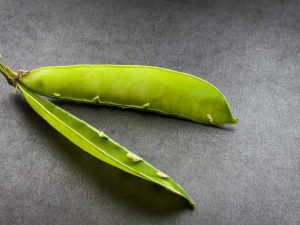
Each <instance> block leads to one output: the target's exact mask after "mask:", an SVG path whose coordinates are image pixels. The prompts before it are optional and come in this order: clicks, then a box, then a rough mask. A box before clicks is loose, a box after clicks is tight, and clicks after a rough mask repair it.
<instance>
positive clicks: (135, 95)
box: [0, 62, 238, 206]
mask: <svg viewBox="0 0 300 225" xmlns="http://www.w3.org/2000/svg"><path fill="white" fill-rule="evenodd" d="M0 72H1V73H2V74H3V75H4V76H5V78H6V79H7V81H8V82H9V83H10V84H11V85H13V86H15V87H16V88H19V89H20V90H21V91H22V93H23V95H24V96H25V98H26V100H27V102H28V103H29V105H30V106H31V107H32V108H33V109H34V110H35V111H36V112H37V113H38V114H39V115H40V116H41V117H43V118H44V119H45V120H46V121H47V122H48V123H49V124H50V125H51V126H53V127H54V128H55V129H56V130H57V131H59V132H60V133H61V134H63V135H64V136H65V137H67V138H68V139H69V140H70V141H72V142H73V143H74V144H76V145H77V146H79V147H80V148H82V149H83V150H85V151H87V152H88V153H90V154H91V155H93V156H95V157H96V158H98V159H100V160H102V161H104V162H106V163H108V164H110V165H113V166H115V167H117V168H119V169H121V170H123V171H126V172H128V173H130V174H133V175H135V176H138V177H140V178H143V179H145V180H148V181H150V182H153V183H156V184H159V185H161V186H163V187H165V188H166V189H168V190H169V191H171V192H173V193H176V194H178V195H180V196H182V197H184V198H185V199H187V200H188V202H189V203H190V204H191V205H192V206H194V202H193V200H192V199H191V197H190V196H189V195H188V194H187V193H186V192H185V191H184V190H183V189H182V188H181V187H180V186H179V185H178V184H177V183H176V182H175V181H173V180H172V179H171V178H170V177H169V176H168V175H167V174H165V173H163V172H161V171H159V170H157V169H156V168H154V167H153V166H152V165H150V164H149V163H147V162H146V161H145V160H143V159H142V158H141V157H139V156H137V155H135V154H134V153H132V152H130V151H128V150H127V149H126V148H125V147H123V146H121V145H119V144H118V143H116V142H115V141H113V140H112V139H111V138H109V137H108V136H107V135H105V134H104V133H103V132H101V131H98V130H96V129H95V128H93V127H92V126H90V125H88V124H87V123H85V122H84V121H82V120H79V119H78V118H76V117H75V116H73V115H71V114H70V113H68V112H66V111H64V110H63V109H61V108H59V107H58V106H56V105H54V104H53V103H51V102H49V101H47V100H46V99H43V98H41V97H40V96H39V95H37V94H40V95H44V96H47V97H52V98H60V99H66V100H71V101H77V102H84V103H92V104H104V105H114V106H119V107H122V108H135V109H140V110H148V111H153V112H158V113H162V114H167V115H171V116H177V117H182V118H186V119H189V120H192V121H195V122H199V123H206V124H215V125H217V124H234V123H237V122H238V119H237V118H235V117H234V116H233V115H232V113H231V110H230V107H229V105H228V103H227V100H226V98H225V97H224V95H223V94H222V93H221V92H220V91H219V90H218V89H217V88H216V87H214V86H213V85H212V84H210V83H208V82H207V81H204V80H202V79H200V78H198V77H195V76H192V75H189V74H186V73H181V72H176V71H173V70H168V69H162V68H158V67H150V66H125V65H124V66H121V65H74V66H57V67H44V68H39V69H36V70H32V71H18V72H17V73H14V72H13V71H12V70H11V69H10V68H9V67H7V66H6V65H4V64H2V63H1V62H0Z"/></svg>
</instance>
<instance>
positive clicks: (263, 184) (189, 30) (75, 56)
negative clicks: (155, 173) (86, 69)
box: [0, 0, 300, 225]
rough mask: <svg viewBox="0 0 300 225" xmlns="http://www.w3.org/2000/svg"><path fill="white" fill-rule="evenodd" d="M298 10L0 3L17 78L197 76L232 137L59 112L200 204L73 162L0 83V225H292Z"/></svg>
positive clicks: (140, 117)
mask: <svg viewBox="0 0 300 225" xmlns="http://www.w3.org/2000/svg"><path fill="white" fill-rule="evenodd" d="M299 12H300V4H299V1H269V2H268V1H174V0H173V1H150V0H149V1H137V0H135V1H129V0H122V1H121V0H120V1H116V0H111V1H104V0H103V1H96V0H94V1H93V0H85V1H84V0H73V1H71V0H69V1H68V0H55V1H54V0H53V1H50V0H49V1H43V0H41V1H37V0H28V1H25V0H23V1H10V0H1V1H0V51H1V53H2V55H3V56H4V60H5V62H6V63H7V64H9V65H10V66H11V67H12V68H14V69H20V68H23V69H33V68H36V67H41V66H47V65H66V64H78V63H96V64H104V63H111V64H146V65H156V66H161V67H167V68H171V69H175V70H180V71H184V72H189V73H192V74H196V75H199V76H201V77H203V78H204V79H206V80H208V81H210V82H212V83H213V84H215V85H216V86H217V87H218V88H219V89H220V90H222V91H223V93H224V94H225V95H226V96H227V97H228V100H229V102H230V103H231V106H232V109H233V111H234V113H235V114H236V116H238V117H239V119H240V123H239V124H238V125H237V126H234V127H226V128H213V127H209V126H204V125H199V124H195V123H192V122H188V121H183V120H178V119H173V118H168V117H164V116H159V115H155V114H146V113H140V112H135V111H128V110H121V109H117V108H110V107H92V106H81V105H77V104H66V103H64V104H62V103H59V102H57V104H59V105H61V106H62V107H63V108H65V109H67V110H69V111H71V112H72V113H74V114H75V115H77V116H79V117H80V118H82V119H84V120H86V121H88V122H90V123H91V124H93V125H94V126H95V127H97V128H99V129H101V130H103V131H104V132H106V133H107V134H109V135H110V136H111V137H113V138H114V139H116V140H118V142H120V143H121V144H123V145H125V146H126V147H128V148H129V149H131V150H132V151H134V152H136V153H138V154H139V155H141V156H142V157H143V158H145V159H146V160H148V161H150V162H151V163H152V164H154V165H156V166H157V167H158V168H160V169H161V170H162V171H166V172H167V173H168V174H169V175H170V176H172V177H173V178H174V179H175V180H176V181H178V182H179V183H180V184H181V185H182V186H183V187H184V188H185V189H186V191H188V192H189V193H190V194H191V195H192V196H193V197H194V200H195V201H196V203H197V208H196V209H195V210H193V211H192V210H189V209H188V207H186V206H185V205H184V202H182V201H181V199H180V198H176V197H175V196H174V195H172V194H169V193H167V192H165V191H163V190H161V189H159V188H157V187H154V186H153V185H151V184H148V183H147V182H144V181H141V180H140V179H137V178H135V177H132V176H130V175H127V174H125V173H123V172H122V171H119V170H117V169H115V168H113V167H110V166H107V165H106V164H104V163H102V162H100V161H98V160H96V159H94V158H93V157H91V156H89V155H88V154H86V153H84V152H83V151H81V150H80V149H78V148H77V147H75V146H74V145H73V144H71V143H70V142H69V141H67V140H66V139H65V138H64V137H62V136H61V135H59V134H58V133H57V132H56V131H55V130H54V129H52V128H50V127H49V125H48V124H47V123H46V122H44V121H43V120H42V119H40V118H39V117H38V116H37V115H36V114H35V113H34V112H33V111H32V110H31V109H30V108H29V106H27V104H26V103H25V102H24V99H23V98H22V97H21V95H20V94H19V95H17V96H14V95H12V94H11V92H12V88H11V87H10V86H8V85H7V84H6V81H5V79H4V78H0V90H1V94H0V103H1V104H0V127H1V129H0V149H1V150H0V224H22V225H27V224H28V225H29V224H64V225H67V224H206V225H207V224H214V225H217V224H231V225H232V224H259V225H261V224H270V225H271V224H272V225H275V224H300V218H299V217H300V152H299V149H300V142H299V137H300V130H299V129H300V113H299V111H300V110H299V109H300V103H299V102H300V101H299V99H300V18H299Z"/></svg>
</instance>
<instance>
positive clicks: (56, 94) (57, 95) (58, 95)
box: [53, 93, 61, 97]
mask: <svg viewBox="0 0 300 225" xmlns="http://www.w3.org/2000/svg"><path fill="white" fill-rule="evenodd" d="M53 95H54V96H55V97H60V96H61V94H59V93H53Z"/></svg>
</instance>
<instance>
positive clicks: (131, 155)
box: [126, 152, 143, 162]
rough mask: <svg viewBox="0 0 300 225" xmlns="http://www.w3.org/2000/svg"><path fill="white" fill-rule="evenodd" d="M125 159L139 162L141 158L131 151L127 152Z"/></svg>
mask: <svg viewBox="0 0 300 225" xmlns="http://www.w3.org/2000/svg"><path fill="white" fill-rule="evenodd" d="M126 157H127V159H128V160H129V161H131V162H140V161H142V160H143V159H142V158H141V157H139V156H137V155H136V154H134V153H132V152H128V153H127V155H126Z"/></svg>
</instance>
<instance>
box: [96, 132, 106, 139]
mask: <svg viewBox="0 0 300 225" xmlns="http://www.w3.org/2000/svg"><path fill="white" fill-rule="evenodd" d="M98 135H99V137H101V138H103V139H108V137H107V136H106V134H104V133H103V132H98Z"/></svg>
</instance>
